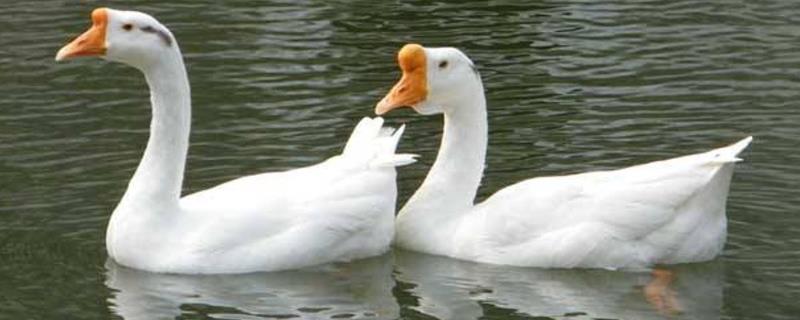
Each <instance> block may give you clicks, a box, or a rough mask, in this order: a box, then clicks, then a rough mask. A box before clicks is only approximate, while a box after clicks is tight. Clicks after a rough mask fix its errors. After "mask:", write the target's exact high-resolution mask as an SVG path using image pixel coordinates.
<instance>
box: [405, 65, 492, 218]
mask: <svg viewBox="0 0 800 320" xmlns="http://www.w3.org/2000/svg"><path fill="white" fill-rule="evenodd" d="M476 79H477V80H476V81H475V82H474V83H471V85H469V86H467V88H468V89H469V90H462V91H461V92H462V95H461V96H459V97H457V98H455V99H453V100H451V101H452V103H453V105H451V106H443V109H444V110H445V113H444V134H443V135H442V143H441V147H440V148H439V154H438V155H437V156H436V161H435V162H434V164H433V167H432V168H431V170H430V172H428V176H427V177H425V181H424V182H423V183H422V185H421V186H420V187H419V189H417V192H415V193H414V195H413V196H412V197H411V199H410V200H409V202H408V203H407V204H406V206H405V207H404V208H403V210H402V211H404V212H409V213H410V212H419V213H420V214H422V215H426V216H427V217H430V216H431V215H435V214H440V215H449V214H459V213H464V211H466V210H469V209H470V208H472V206H473V204H474V201H475V194H476V193H477V191H478V186H479V185H480V182H481V177H482V175H483V167H484V161H485V158H486V142H487V134H488V133H487V130H488V129H487V127H488V126H487V123H486V98H485V97H484V93H483V85H482V84H481V82H480V79H479V78H477V77H476Z"/></svg>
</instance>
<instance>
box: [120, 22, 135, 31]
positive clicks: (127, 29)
mask: <svg viewBox="0 0 800 320" xmlns="http://www.w3.org/2000/svg"><path fill="white" fill-rule="evenodd" d="M122 29H124V30H125V31H131V30H133V25H132V24H130V23H126V24H123V25H122Z"/></svg>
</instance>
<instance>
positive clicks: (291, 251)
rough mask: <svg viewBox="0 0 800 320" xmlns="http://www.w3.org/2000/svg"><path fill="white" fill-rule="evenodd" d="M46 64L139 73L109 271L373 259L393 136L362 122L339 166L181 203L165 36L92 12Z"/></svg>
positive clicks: (174, 98) (177, 112)
mask: <svg viewBox="0 0 800 320" xmlns="http://www.w3.org/2000/svg"><path fill="white" fill-rule="evenodd" d="M91 18H92V26H91V27H90V28H89V30H88V31H86V32H85V33H83V34H82V35H80V36H79V37H78V38H76V39H75V40H74V41H72V42H71V43H69V44H67V45H66V46H64V47H63V48H61V50H59V51H58V54H57V55H56V60H59V61H60V60H64V59H67V58H73V57H81V56H99V57H102V58H104V59H107V60H111V61H116V62H121V63H124V64H127V65H130V66H132V67H135V68H137V69H139V70H140V71H141V72H142V73H144V76H145V78H146V80H147V84H148V86H149V88H150V98H151V104H152V122H151V124H150V138H149V140H148V142H147V147H146V149H145V151H144V155H143V157H142V160H141V162H140V163H139V166H138V168H137V169H136V172H135V173H134V175H133V178H131V181H130V183H129V184H128V189H127V190H126V191H125V194H124V196H123V197H122V200H121V201H120V202H119V204H118V205H117V207H116V209H115V210H114V212H113V213H112V215H111V219H110V221H109V223H108V229H107V231H106V249H107V251H108V254H109V256H110V257H111V258H113V259H114V260H115V261H116V262H118V263H119V264H122V265H125V266H128V267H133V268H137V269H143V270H148V271H155V272H168V273H243V272H253V271H274V270H282V269H292V268H299V267H304V266H309V265H315V264H322V263H326V262H331V261H343V260H351V259H356V258H362V257H368V256H374V255H379V254H381V253H384V252H386V251H387V250H388V248H389V246H390V242H391V240H392V237H393V230H394V229H393V228H394V226H393V219H394V209H395V207H394V206H395V198H396V185H395V169H394V167H395V166H396V165H401V164H406V163H410V162H412V161H413V159H412V158H411V156H409V155H397V154H395V153H394V150H395V146H396V144H397V141H398V139H400V136H401V135H402V132H403V128H400V129H399V130H397V132H395V133H394V134H391V135H389V134H387V132H386V130H382V124H383V120H382V119H381V118H375V119H370V118H364V119H363V120H361V122H359V123H358V125H357V126H356V127H355V129H354V130H353V133H352V134H351V136H350V138H349V140H348V141H347V144H346V146H345V147H344V151H343V152H342V154H341V155H337V156H335V157H332V158H330V159H328V160H326V161H325V162H322V163H320V164H317V165H314V166H310V167H305V168H300V169H295V170H290V171H285V172H275V173H263V174H257V175H252V176H247V177H242V178H239V179H235V180H233V181H230V182H227V183H224V184H221V185H219V186H216V187H214V188H211V189H208V190H204V191H200V192H197V193H194V194H191V195H188V196H185V197H182V198H181V185H182V183H183V175H184V167H185V162H186V154H187V150H188V147H189V128H190V118H191V117H190V114H191V99H190V90H189V81H188V78H187V76H186V68H185V67H184V64H183V58H182V56H181V51H180V49H179V48H178V43H177V41H176V40H175V37H174V36H173V35H172V33H171V32H170V31H169V30H168V29H167V28H166V27H164V26H163V25H162V24H161V23H159V22H158V21H156V19H154V18H153V17H151V16H149V15H147V14H144V13H141V12H135V11H119V10H112V9H107V8H99V9H95V10H94V11H93V12H92V14H91Z"/></svg>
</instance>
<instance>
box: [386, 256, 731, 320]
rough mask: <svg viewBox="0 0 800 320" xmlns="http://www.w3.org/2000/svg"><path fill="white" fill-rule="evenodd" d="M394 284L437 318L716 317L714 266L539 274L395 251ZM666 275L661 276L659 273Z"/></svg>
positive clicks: (718, 290) (718, 283) (717, 268)
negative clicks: (500, 312) (506, 315)
mask: <svg viewBox="0 0 800 320" xmlns="http://www.w3.org/2000/svg"><path fill="white" fill-rule="evenodd" d="M395 261H396V262H395V265H396V274H397V276H396V280H397V282H398V287H403V288H404V291H405V292H406V293H407V294H409V295H411V296H413V297H415V298H416V300H417V301H416V306H414V307H412V308H413V309H414V310H416V311H419V312H421V313H423V314H427V315H431V316H434V317H436V318H439V319H479V318H481V317H483V316H487V314H488V313H490V311H491V312H492V313H495V314H496V313H497V312H498V311H497V309H505V310H506V312H508V313H510V314H511V315H513V316H517V317H521V318H524V317H552V318H562V317H569V318H570V319H596V318H603V319H663V318H664V317H668V316H677V315H680V316H681V317H684V318H687V319H716V318H719V317H720V312H721V307H722V291H723V290H722V289H723V288H722V287H723V281H722V279H723V268H722V262H720V261H715V262H710V263H700V264H692V265H681V266H671V267H669V268H667V269H662V270H657V271H655V272H653V273H651V272H638V273H631V272H621V271H604V270H545V269H536V268H516V267H506V266H493V265H487V264H479V263H472V262H466V261H457V260H452V259H447V258H443V257H437V256H431V255H424V254H419V253H413V252H408V251H402V250H396V251H395ZM667 270H668V271H667Z"/></svg>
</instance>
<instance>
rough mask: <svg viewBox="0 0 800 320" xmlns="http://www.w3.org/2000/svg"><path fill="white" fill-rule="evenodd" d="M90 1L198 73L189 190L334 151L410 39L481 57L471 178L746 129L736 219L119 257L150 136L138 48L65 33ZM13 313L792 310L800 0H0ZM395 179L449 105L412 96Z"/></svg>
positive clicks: (6, 245)
mask: <svg viewBox="0 0 800 320" xmlns="http://www.w3.org/2000/svg"><path fill="white" fill-rule="evenodd" d="M97 6H109V7H113V8H118V9H136V10H141V11H145V12H149V13H151V14H153V15H154V16H156V17H157V18H158V19H159V20H160V21H162V22H163V23H164V24H165V25H167V26H168V27H169V28H170V29H171V30H172V31H173V33H174V34H175V35H176V37H177V39H178V42H179V43H180V45H181V48H182V50H183V52H184V54H185V59H186V62H187V67H188V69H189V76H190V81H191V84H192V88H193V102H194V109H193V116H194V119H193V128H192V129H193V131H192V137H191V148H190V152H189V160H188V167H187V177H186V182H185V190H186V192H192V191H197V190H202V189H205V188H208V187H211V186H214V185H216V184H218V183H221V182H224V181H226V180H229V179H232V178H235V177H239V176H242V175H246V174H252V173H258V172H262V171H274V170H283V169H289V168H295V167H300V166H305V165H310V164H313V163H316V162H319V161H321V160H323V159H325V158H327V157H330V156H332V155H335V154H337V153H338V152H339V151H340V149H341V147H342V145H343V143H344V141H345V139H346V137H347V136H348V134H349V132H350V130H351V129H352V127H353V125H354V124H355V123H356V121H357V120H358V119H359V118H361V117H363V116H366V115H371V112H372V108H373V106H374V104H375V102H376V101H377V100H378V99H380V98H381V97H382V95H383V94H384V93H385V92H386V91H387V90H388V88H389V87H390V86H391V85H392V84H393V83H394V81H395V80H396V78H397V77H398V71H397V69H396V66H395V63H394V54H395V52H396V51H397V50H398V49H399V48H400V47H401V46H402V45H403V44H404V43H406V42H410V41H414V42H419V43H422V44H424V45H428V46H455V47H458V48H461V49H462V50H464V51H465V52H466V53H467V54H468V55H470V57H471V58H472V59H473V61H475V63H476V65H477V66H478V68H479V69H480V71H481V73H482V75H483V80H484V82H485V85H486V90H487V92H488V95H487V98H488V101H489V126H490V137H489V139H490V144H489V150H488V159H487V171H486V174H485V178H484V183H483V186H482V187H481V190H480V198H485V197H486V196H487V195H489V194H491V193H493V192H494V191H496V190H498V189H499V188H501V187H503V186H506V185H508V184H511V183H513V182H515V181H519V180H521V179H525V178H528V177H533V176H543V175H558V174H566V173H575V172H581V171H587V170H600V169H610V168H619V167H623V166H628V165H632V164H636V163H640V162H645V161H652V160H657V159H662V158H667V157H672V156H677V155H682V154H688V153H694V152H700V151H704V150H707V149H710V148H712V147H717V146H721V145H725V144H727V143H731V142H734V141H737V140H738V139H740V138H743V137H745V136H747V135H754V136H755V141H754V143H753V145H752V146H751V148H750V149H749V150H748V151H747V152H745V154H744V155H743V157H744V158H745V159H746V161H745V162H743V163H740V164H739V165H737V168H736V174H735V176H734V180H733V184H732V188H731V193H730V199H729V202H728V218H729V226H728V227H729V229H728V230H729V237H728V242H727V245H726V247H725V251H724V253H723V255H722V256H721V257H720V258H719V259H717V260H715V261H712V262H708V263H698V264H689V265H680V266H667V267H666V269H667V270H669V273H653V274H651V273H649V272H622V271H602V270H541V269H533V268H509V267H501V266H491V265H482V264H475V263H469V262H461V261H456V260H451V259H447V258H441V257H433V256H427V255H422V254H418V253H412V252H404V251H399V250H395V251H393V252H392V253H390V254H387V255H385V256H382V257H376V258H373V259H367V260H363V261H356V262H353V263H343V264H334V265H326V266H319V267H314V268H309V269H307V270H299V271H289V272H280V273H255V274H247V275H236V276H202V277H198V276H179V275H160V274H150V273H146V272H140V271H136V270H130V269H126V268H123V267H119V266H116V265H115V264H114V263H113V262H111V261H107V257H106V253H105V246H104V233H105V226H106V223H107V221H108V218H109V215H110V212H111V211H112V210H113V208H114V206H115V204H116V203H117V201H119V199H120V197H121V196H122V194H123V192H124V190H125V187H126V185H127V181H128V179H129V178H130V177H131V175H132V174H133V170H134V169H135V167H136V165H137V163H138V161H139V158H140V156H141V152H142V150H143V148H144V145H145V142H146V139H147V134H148V123H149V116H150V111H149V109H148V108H149V101H148V93H147V89H146V86H145V84H144V79H143V78H142V77H141V75H140V74H139V73H138V72H137V71H135V70H134V69H132V68H129V67H126V66H122V65H119V64H112V63H108V62H103V61H101V60H98V59H86V60H80V61H71V62H69V63H60V64H56V63H55V62H54V61H53V57H54V55H55V52H56V51H57V50H58V48H60V47H61V46H62V45H64V44H65V43H66V42H67V41H68V40H69V39H71V38H72V37H74V36H76V35H77V34H78V33H80V32H82V31H83V30H84V29H85V28H86V27H87V26H88V25H89V20H88V14H89V12H90V11H91V9H92V8H94V7H97ZM0 12H2V13H3V16H4V18H3V22H2V25H3V26H4V28H3V30H4V32H3V33H2V35H3V36H2V37H0V318H3V319H5V318H8V319H23V318H34V319H35V318H41V319H65V318H81V319H90V318H101V319H105V318H117V317H123V318H126V319H159V318H181V319H207V318H219V319H258V318H266V319H274V318H308V319H327V318H357V319H396V318H403V319H593V318H603V319H650V318H655V319H659V318H679V319H716V318H722V319H795V318H796V317H797V314H798V313H800V307H799V306H798V304H797V301H798V297H800V212H798V208H800V194H798V190H800V182H799V181H800V169H799V168H798V166H797V164H798V163H800V153H798V152H797V151H798V146H799V145H800V109H798V106H797V101H798V100H800V99H799V98H800V27H799V26H800V2H797V1H792V0H774V1H757V2H756V1H746V0H736V1H703V2H697V1H690V0H668V1H621V0H620V1H564V0H553V1H549V0H546V1H537V2H535V4H518V2H514V1H491V2H488V3H487V2H485V1H460V2H452V3H446V2H429V1H408V2H396V3H394V2H393V3H390V2H382V3H375V2H374V1H236V2H234V1H230V2H222V1H170V3H163V2H162V1H145V0H136V1H125V2H121V1H117V2H114V1H81V2H77V1H54V0H48V1H38V2H36V3H35V4H34V3H30V2H24V1H20V2H11V1H6V2H3V3H2V4H0ZM387 121H388V122H389V123H390V124H391V125H395V126H396V125H399V124H401V123H406V124H407V125H408V128H407V131H406V135H405V137H404V139H403V141H402V142H401V145H400V149H401V151H403V152H413V153H418V154H420V155H421V159H420V162H419V163H418V164H415V165H412V166H407V167H403V168H402V169H401V170H400V174H399V181H398V184H399V188H400V191H401V197H400V202H401V203H402V201H404V200H405V199H407V198H408V196H409V195H410V194H411V192H413V191H414V189H415V188H416V187H417V186H418V185H419V183H420V182H421V179H422V178H423V177H424V175H425V173H426V172H427V169H428V168H429V166H430V164H431V163H432V161H433V159H434V156H435V152H436V150H437V148H438V141H439V139H440V137H441V119H440V118H438V117H422V116H418V115H415V114H413V113H412V112H411V111H410V110H406V111H400V112H397V113H394V114H391V115H389V118H388V120H387Z"/></svg>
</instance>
